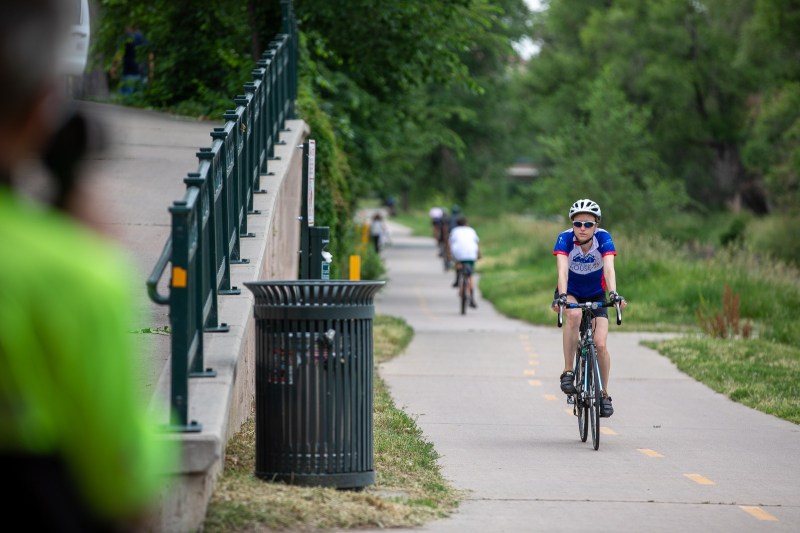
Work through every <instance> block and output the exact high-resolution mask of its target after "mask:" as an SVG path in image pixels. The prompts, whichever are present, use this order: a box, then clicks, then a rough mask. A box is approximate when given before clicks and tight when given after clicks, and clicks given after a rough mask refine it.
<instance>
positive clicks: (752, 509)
mask: <svg viewBox="0 0 800 533" xmlns="http://www.w3.org/2000/svg"><path fill="white" fill-rule="evenodd" d="M739 508H740V509H741V510H742V511H744V512H745V513H747V514H749V515H751V516H754V517H756V518H758V519H759V520H766V521H768V522H777V521H778V519H777V518H775V517H774V516H772V515H771V514H769V513H768V512H766V511H765V510H764V509H762V508H761V507H758V506H755V505H740V506H739Z"/></svg>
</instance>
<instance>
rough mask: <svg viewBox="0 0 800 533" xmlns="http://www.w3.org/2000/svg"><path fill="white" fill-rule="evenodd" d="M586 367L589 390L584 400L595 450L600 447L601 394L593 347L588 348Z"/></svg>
mask: <svg viewBox="0 0 800 533" xmlns="http://www.w3.org/2000/svg"><path fill="white" fill-rule="evenodd" d="M587 366H588V368H587V372H588V374H587V375H588V377H589V379H588V381H589V390H588V391H587V398H586V400H587V404H588V410H589V421H590V424H591V426H592V446H593V447H594V449H595V450H596V449H598V448H599V447H600V402H601V401H602V392H601V391H600V385H599V384H600V374H599V372H600V369H599V367H598V366H597V349H596V348H595V347H594V346H589V362H588V365H587Z"/></svg>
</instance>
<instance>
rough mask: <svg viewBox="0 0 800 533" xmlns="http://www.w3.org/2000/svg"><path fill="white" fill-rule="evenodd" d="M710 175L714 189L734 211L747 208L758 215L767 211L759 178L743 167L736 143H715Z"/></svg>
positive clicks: (764, 194)
mask: <svg viewBox="0 0 800 533" xmlns="http://www.w3.org/2000/svg"><path fill="white" fill-rule="evenodd" d="M712 176H713V178H714V184H715V185H716V190H717V191H718V193H719V194H720V195H721V196H722V197H723V198H725V200H726V203H727V204H728V206H729V207H730V208H731V209H733V210H734V211H739V210H741V209H748V210H749V211H752V212H753V213H756V214H758V215H764V214H766V213H768V212H769V206H768V204H767V195H766V192H765V191H764V187H763V185H762V183H761V180H760V179H759V178H757V177H755V176H752V175H750V174H749V173H748V172H747V170H746V169H745V168H744V165H743V164H742V159H741V157H740V155H739V147H738V146H737V145H735V144H733V143H719V144H717V145H716V149H715V152H714V164H713V169H712Z"/></svg>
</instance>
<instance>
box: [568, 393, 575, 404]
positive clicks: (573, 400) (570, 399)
mask: <svg viewBox="0 0 800 533" xmlns="http://www.w3.org/2000/svg"><path fill="white" fill-rule="evenodd" d="M567 404H568V405H575V397H574V396H573V395H572V394H569V395H568V396H567Z"/></svg>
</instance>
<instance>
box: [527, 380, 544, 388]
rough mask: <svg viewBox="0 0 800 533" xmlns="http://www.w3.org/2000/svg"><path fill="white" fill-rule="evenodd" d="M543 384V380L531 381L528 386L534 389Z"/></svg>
mask: <svg viewBox="0 0 800 533" xmlns="http://www.w3.org/2000/svg"><path fill="white" fill-rule="evenodd" d="M541 384H542V380H541V379H529V380H528V385H533V386H534V387H538V386H540V385H541Z"/></svg>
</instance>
